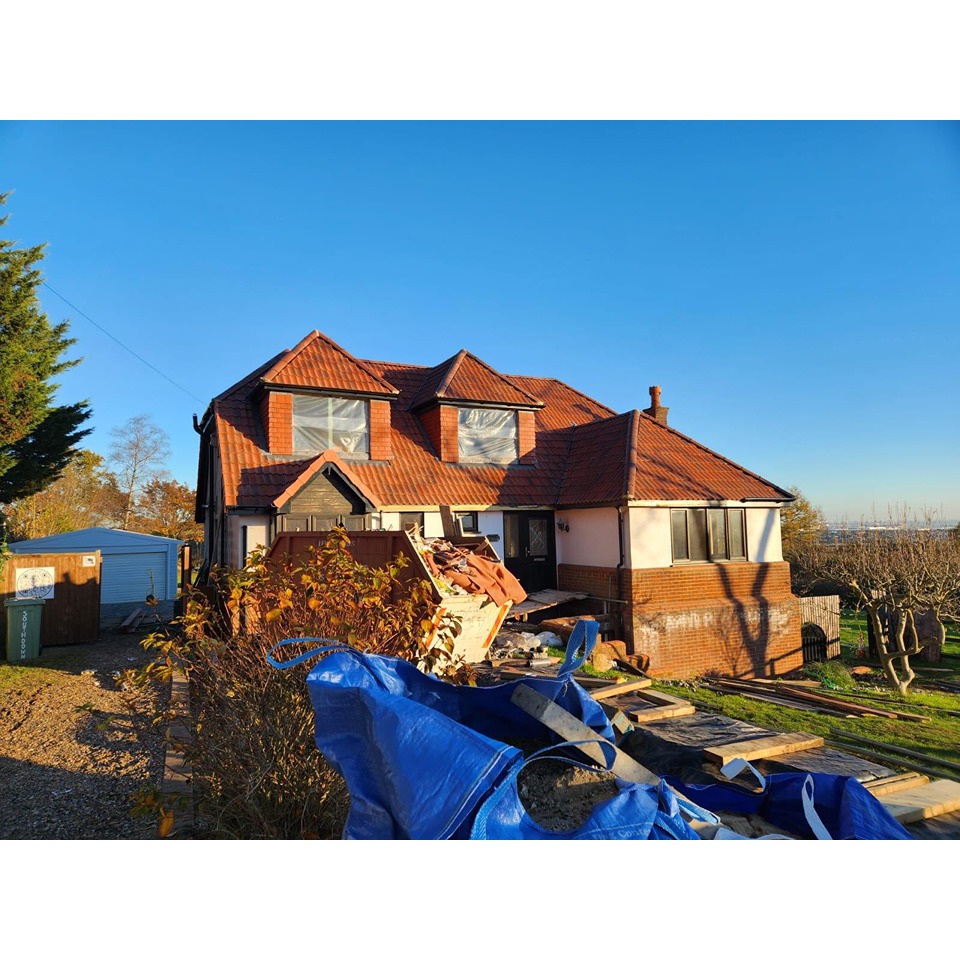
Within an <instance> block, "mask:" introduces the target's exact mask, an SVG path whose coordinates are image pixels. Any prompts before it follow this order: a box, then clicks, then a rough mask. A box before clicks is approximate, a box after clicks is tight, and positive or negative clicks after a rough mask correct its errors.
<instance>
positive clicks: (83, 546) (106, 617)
mask: <svg viewBox="0 0 960 960" xmlns="http://www.w3.org/2000/svg"><path fill="white" fill-rule="evenodd" d="M8 546H9V548H10V550H11V552H12V553H15V554H43V553H58V554H59V553H77V552H81V553H82V552H85V551H87V552H90V551H96V550H99V551H100V556H101V558H102V564H103V567H102V570H101V580H100V621H101V624H102V625H103V626H106V625H108V624H114V625H115V624H116V623H119V622H120V621H122V620H123V619H124V617H126V616H127V615H128V614H129V613H130V612H131V611H132V610H135V609H136V608H137V607H138V606H142V605H143V602H144V600H145V599H146V598H147V597H148V596H153V597H154V598H155V599H156V600H157V601H158V603H157V606H156V610H157V612H158V613H159V614H160V615H161V616H166V617H169V616H172V614H173V601H174V598H175V597H176V596H177V589H178V588H177V576H178V572H179V553H180V546H181V541H179V540H174V539H172V538H170V537H156V536H153V535H152V534H149V533H134V532H133V531H131V530H114V529H112V528H110V527H87V528H85V529H83V530H71V531H70V532H69V533H57V534H52V535H51V536H49V537H37V538H36V539H34V540H18V541H16V542H14V543H11V544H9V545H8Z"/></svg>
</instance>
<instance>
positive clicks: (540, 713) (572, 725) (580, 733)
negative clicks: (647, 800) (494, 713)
mask: <svg viewBox="0 0 960 960" xmlns="http://www.w3.org/2000/svg"><path fill="white" fill-rule="evenodd" d="M510 699H511V701H512V702H513V703H515V704H516V705H517V706H518V707H519V708H520V709H521V710H523V711H524V713H528V714H529V715H530V716H531V717H534V718H535V719H537V720H539V721H540V722H541V723H542V724H543V725H544V726H545V727H548V728H549V729H550V730H552V731H553V732H554V733H556V734H557V735H558V736H560V737H563V739H564V740H585V741H588V742H587V743H578V744H577V746H576V749H577V750H579V751H580V752H581V753H583V754H586V756H588V757H589V758H590V759H591V760H592V761H593V762H594V763H598V764H600V765H601V766H602V767H603V768H604V769H609V770H611V771H612V772H613V773H615V774H616V775H617V776H618V777H621V778H622V779H624V780H629V781H630V782H631V783H652V784H657V783H659V782H660V778H659V777H658V776H657V775H656V774H655V773H653V771H651V770H648V769H647V768H646V767H645V766H643V764H640V763H637V761H636V760H634V759H633V757H631V756H630V755H629V754H626V753H624V752H623V751H622V750H620V749H618V748H617V747H615V746H614V745H613V744H611V743H610V741H609V740H605V739H604V738H603V737H601V736H600V735H599V734H598V733H597V732H596V731H595V730H593V729H592V728H591V727H588V726H587V725H586V724H585V723H583V722H582V721H580V720H578V719H577V718H576V717H575V716H574V715H573V714H572V713H570V712H568V711H567V710H564V709H563V707H559V706H557V704H555V703H554V702H553V701H552V700H549V699H548V698H547V697H544V696H542V695H541V694H539V693H537V691H536V690H534V689H533V688H532V687H528V686H527V685H526V684H523V683H520V684H517V688H516V690H514V691H513V695H512V696H511V698H510ZM589 741H593V742H589ZM598 741H599V742H598ZM600 742H602V743H603V744H605V749H604V748H602V747H601V746H600ZM611 752H612V754H613V764H612V765H610V762H609V759H608V758H609V755H610V754H611Z"/></svg>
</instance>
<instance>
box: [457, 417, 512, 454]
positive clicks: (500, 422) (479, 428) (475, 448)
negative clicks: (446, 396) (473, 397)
mask: <svg viewBox="0 0 960 960" xmlns="http://www.w3.org/2000/svg"><path fill="white" fill-rule="evenodd" d="M458 442H459V448H460V449H459V452H460V461H461V462H464V461H466V462H473V463H514V462H515V461H516V460H517V457H518V449H519V448H518V446H517V414H516V412H515V411H513V410H482V409H479V408H476V407H461V408H460V411H459V418H458Z"/></svg>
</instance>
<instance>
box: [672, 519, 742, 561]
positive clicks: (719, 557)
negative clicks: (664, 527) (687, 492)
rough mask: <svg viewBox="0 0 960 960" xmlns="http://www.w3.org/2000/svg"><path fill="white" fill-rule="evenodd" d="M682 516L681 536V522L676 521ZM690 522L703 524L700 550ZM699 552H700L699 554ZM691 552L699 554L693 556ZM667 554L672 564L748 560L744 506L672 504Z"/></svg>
mask: <svg viewBox="0 0 960 960" xmlns="http://www.w3.org/2000/svg"><path fill="white" fill-rule="evenodd" d="M681 517H682V519H683V523H682V528H683V530H682V537H681V535H680V533H681V532H680V527H681V524H680V523H679V522H678V521H680V519H681ZM721 517H722V520H723V526H722V546H721V530H720V528H719V526H718V520H719V519H720V518H721ZM691 522H693V523H695V524H697V527H698V528H702V535H703V539H702V551H700V550H696V549H695V547H696V546H697V544H696V542H695V540H694V539H693V538H691V532H690V530H691ZM737 531H739V533H737ZM737 543H739V548H738V547H737ZM738 550H739V552H737V551H738ZM701 552H702V554H703V555H702V556H700V555H699V554H700V553H701ZM694 553H696V554H698V555H697V556H692V554H694ZM680 554H682V555H680ZM670 556H671V560H672V562H673V563H674V564H681V565H684V564H691V563H745V562H747V561H748V560H749V556H748V550H747V515H746V511H745V510H744V508H743V507H671V508H670Z"/></svg>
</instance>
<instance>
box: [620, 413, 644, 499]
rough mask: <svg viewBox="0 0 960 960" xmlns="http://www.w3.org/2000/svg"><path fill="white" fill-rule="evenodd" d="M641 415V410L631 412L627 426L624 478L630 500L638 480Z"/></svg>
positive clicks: (625, 489) (625, 492) (626, 494)
mask: <svg viewBox="0 0 960 960" xmlns="http://www.w3.org/2000/svg"><path fill="white" fill-rule="evenodd" d="M639 416H640V411H639V410H636V409H634V410H631V411H630V412H629V417H630V423H629V425H628V427H627V462H626V464H625V465H624V476H623V480H624V483H625V484H626V486H625V488H624V496H625V497H626V498H627V499H628V500H629V499H630V496H631V495H632V494H633V488H634V484H635V483H636V482H637V457H638V455H639V453H640V420H639V419H638V418H639Z"/></svg>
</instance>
